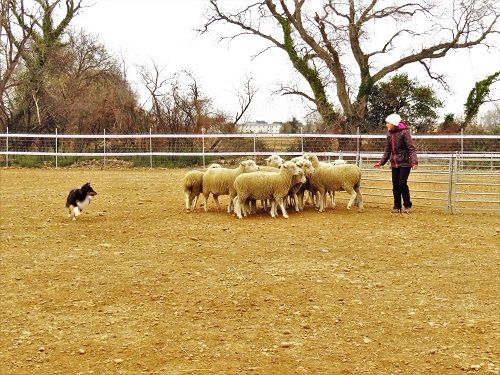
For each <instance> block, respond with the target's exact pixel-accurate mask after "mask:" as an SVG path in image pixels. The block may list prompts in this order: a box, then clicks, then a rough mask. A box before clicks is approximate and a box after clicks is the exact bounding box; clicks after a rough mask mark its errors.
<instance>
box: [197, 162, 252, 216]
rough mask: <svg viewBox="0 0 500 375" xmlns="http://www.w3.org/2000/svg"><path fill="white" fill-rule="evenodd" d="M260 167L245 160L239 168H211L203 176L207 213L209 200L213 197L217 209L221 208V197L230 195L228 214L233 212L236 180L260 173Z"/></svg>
mask: <svg viewBox="0 0 500 375" xmlns="http://www.w3.org/2000/svg"><path fill="white" fill-rule="evenodd" d="M258 170H259V167H258V166H257V164H255V162H254V161H253V160H245V161H242V162H241V163H240V165H239V166H238V168H234V169H229V168H211V169H208V170H207V171H206V172H205V173H204V174H203V182H202V184H203V196H204V197H205V211H208V198H209V196H210V194H212V195H213V197H214V200H215V203H216V205H217V209H219V208H220V204H219V195H229V205H228V208H227V212H228V213H231V212H232V210H233V198H234V197H235V196H236V192H235V190H234V180H235V179H236V177H238V176H239V175H240V174H242V173H247V172H255V171H258Z"/></svg>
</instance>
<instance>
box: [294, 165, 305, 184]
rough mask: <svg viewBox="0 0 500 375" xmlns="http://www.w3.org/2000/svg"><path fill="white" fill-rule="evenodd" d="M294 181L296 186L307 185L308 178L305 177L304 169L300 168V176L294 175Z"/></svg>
mask: <svg viewBox="0 0 500 375" xmlns="http://www.w3.org/2000/svg"><path fill="white" fill-rule="evenodd" d="M293 180H294V181H295V184H298V183H301V184H305V183H306V182H307V179H306V176H305V175H304V170H303V169H302V168H299V174H298V175H294V176H293Z"/></svg>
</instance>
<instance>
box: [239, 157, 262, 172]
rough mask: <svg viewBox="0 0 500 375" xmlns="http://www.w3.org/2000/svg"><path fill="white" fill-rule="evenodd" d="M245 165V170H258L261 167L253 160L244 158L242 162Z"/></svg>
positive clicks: (241, 164)
mask: <svg viewBox="0 0 500 375" xmlns="http://www.w3.org/2000/svg"><path fill="white" fill-rule="evenodd" d="M240 166H242V167H243V172H257V171H258V170H259V167H258V165H257V164H255V162H254V161H253V160H244V161H242V162H241V163H240Z"/></svg>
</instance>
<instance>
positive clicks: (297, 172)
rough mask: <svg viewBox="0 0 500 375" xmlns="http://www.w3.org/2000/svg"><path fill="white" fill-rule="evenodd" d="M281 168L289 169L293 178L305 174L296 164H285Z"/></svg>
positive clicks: (288, 162) (289, 162)
mask: <svg viewBox="0 0 500 375" xmlns="http://www.w3.org/2000/svg"><path fill="white" fill-rule="evenodd" d="M280 168H284V169H287V170H288V171H290V172H291V174H292V175H293V176H298V175H300V173H304V172H303V171H302V169H300V168H299V167H297V165H296V164H295V163H292V162H291V161H286V162H284V163H283V164H282V165H281V167H280Z"/></svg>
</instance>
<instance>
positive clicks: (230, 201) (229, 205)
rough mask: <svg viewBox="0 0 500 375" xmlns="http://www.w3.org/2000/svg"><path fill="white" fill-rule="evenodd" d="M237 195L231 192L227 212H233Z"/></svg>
mask: <svg viewBox="0 0 500 375" xmlns="http://www.w3.org/2000/svg"><path fill="white" fill-rule="evenodd" d="M235 196H236V195H235V194H234V193H229V204H228V205H227V213H228V214H230V213H231V212H233V199H234V197H235Z"/></svg>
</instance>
